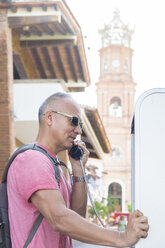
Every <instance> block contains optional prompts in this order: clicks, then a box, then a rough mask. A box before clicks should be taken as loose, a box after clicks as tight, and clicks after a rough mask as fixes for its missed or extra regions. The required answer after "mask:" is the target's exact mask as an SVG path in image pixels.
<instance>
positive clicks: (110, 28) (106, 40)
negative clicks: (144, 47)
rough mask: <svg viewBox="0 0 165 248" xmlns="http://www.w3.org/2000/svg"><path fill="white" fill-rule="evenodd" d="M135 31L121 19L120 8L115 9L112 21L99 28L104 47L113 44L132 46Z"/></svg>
mask: <svg viewBox="0 0 165 248" xmlns="http://www.w3.org/2000/svg"><path fill="white" fill-rule="evenodd" d="M133 33H134V30H133V29H130V28H129V26H128V25H126V24H124V23H123V22H122V21H121V19H120V11H119V10H115V11H114V16H113V19H112V20H111V21H110V23H109V24H104V27H103V28H102V29H100V30H99V34H100V35H101V39H102V47H106V46H112V45H114V46H125V47H130V45H131V38H132V34H133Z"/></svg>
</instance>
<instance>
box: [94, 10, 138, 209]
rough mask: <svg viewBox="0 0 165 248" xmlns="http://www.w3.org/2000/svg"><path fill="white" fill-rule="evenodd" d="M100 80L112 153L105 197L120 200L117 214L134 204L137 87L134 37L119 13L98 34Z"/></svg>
mask: <svg viewBox="0 0 165 248" xmlns="http://www.w3.org/2000/svg"><path fill="white" fill-rule="evenodd" d="M99 33H100V35H101V40H102V48H101V49H100V51H99V52H100V77H99V82H98V83H96V86H97V107H98V110H99V114H100V116H101V119H102V121H103V124H104V127H105V130H106V133H107V135H108V137H109V139H110V142H111V146H112V149H113V152H112V154H109V155H107V156H106V157H105V160H104V169H105V170H106V171H107V172H108V173H107V175H104V184H105V185H106V191H105V194H106V195H105V197H107V195H108V194H110V195H111V196H112V197H113V198H117V199H118V202H119V205H118V209H117V210H118V211H127V205H128V204H130V203H131V121H132V118H133V110H134V94H135V86H136V84H135V83H134V82H133V77H132V55H133V50H132V49H131V47H130V45H131V37H132V34H133V30H131V29H129V27H128V25H125V24H124V23H123V22H122V21H121V19H120V13H119V11H118V10H116V11H114V16H113V19H112V21H111V22H110V23H109V24H106V25H104V27H103V29H101V30H100V31H99Z"/></svg>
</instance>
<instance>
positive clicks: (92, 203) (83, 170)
mask: <svg viewBox="0 0 165 248" xmlns="http://www.w3.org/2000/svg"><path fill="white" fill-rule="evenodd" d="M80 165H81V169H82V172H83V176H84V179H85V184H86V188H87V192H88V196H89V199H90V202H91V205H92V207H93V209H94V211H95V214H96V216H97V218H98V219H99V221H100V223H101V225H102V226H103V227H104V228H105V225H104V223H103V221H102V219H101V218H100V216H99V215H98V213H97V210H96V208H95V205H94V202H93V200H92V196H91V193H90V190H89V186H88V182H87V178H86V173H85V169H84V166H83V163H82V159H81V158H80Z"/></svg>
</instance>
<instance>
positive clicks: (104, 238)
mask: <svg viewBox="0 0 165 248" xmlns="http://www.w3.org/2000/svg"><path fill="white" fill-rule="evenodd" d="M38 116H39V131H38V136H37V138H36V141H35V144H37V145H38V146H40V147H41V148H43V149H45V150H46V151H47V152H48V153H49V154H50V155H51V156H52V157H53V158H56V156H57V154H58V153H59V152H61V151H65V150H70V148H71V147H72V146H73V145H78V146H80V147H81V149H82V152H83V155H82V163H83V166H84V167H85V164H86V162H87V159H88V156H89V152H88V150H87V148H86V146H85V144H84V143H83V142H82V141H75V139H76V137H77V135H81V134H82V122H81V110H80V107H79V105H78V104H77V103H76V102H75V101H74V100H73V99H72V97H71V96H70V95H69V94H66V93H55V94H53V95H51V96H50V97H48V98H47V99H46V100H45V101H44V102H43V104H42V105H41V107H40V109H39V115H38ZM69 159H70V162H71V166H72V174H73V185H71V184H70V183H69V182H68V181H67V179H66V177H65V174H64V173H63V171H62V168H61V167H60V168H59V170H60V187H59V186H58V183H57V180H56V179H55V172H54V169H53V166H52V163H51V162H50V160H49V159H48V158H47V156H45V155H44V154H43V153H41V152H39V151H36V150H27V151H25V152H23V153H21V154H19V155H18V156H17V157H16V158H15V160H14V161H13V163H12V165H11V166H10V169H9V172H8V185H7V186H8V201H9V221H10V230H11V240H12V248H22V247H23V246H24V244H25V241H26V239H27V237H28V235H29V233H30V231H31V229H32V226H33V224H34V222H35V220H36V219H37V217H38V215H39V214H40V213H42V215H43V216H44V219H43V220H42V222H41V224H40V226H39V228H38V230H37V232H36V234H35V236H34V238H33V239H32V241H31V243H30V245H29V248H71V247H73V246H72V239H76V240H79V241H82V242H86V243H91V244H98V245H105V246H115V247H126V246H131V245H133V244H135V243H136V242H137V241H138V240H139V239H140V238H146V237H147V232H148V223H147V218H146V217H145V216H143V214H142V213H141V212H140V211H139V210H136V211H135V212H134V213H133V214H132V215H131V216H130V218H129V221H128V225H127V227H126V230H125V232H123V233H121V232H118V231H113V230H109V229H105V228H102V227H100V226H98V225H96V224H94V223H91V222H89V221H88V220H87V219H85V214H86V207H87V192H86V187H85V182H84V177H83V173H82V170H81V167H80V161H79V160H75V159H73V158H71V157H69Z"/></svg>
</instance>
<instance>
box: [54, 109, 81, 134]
mask: <svg viewBox="0 0 165 248" xmlns="http://www.w3.org/2000/svg"><path fill="white" fill-rule="evenodd" d="M51 112H53V113H56V114H60V115H63V116H66V117H68V118H70V120H71V123H72V125H73V126H74V127H77V126H80V128H81V129H82V126H83V123H82V122H81V121H80V120H79V118H78V117H77V116H71V115H68V114H64V113H62V112H58V111H55V110H51Z"/></svg>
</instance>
